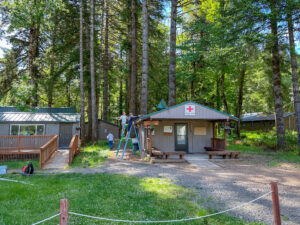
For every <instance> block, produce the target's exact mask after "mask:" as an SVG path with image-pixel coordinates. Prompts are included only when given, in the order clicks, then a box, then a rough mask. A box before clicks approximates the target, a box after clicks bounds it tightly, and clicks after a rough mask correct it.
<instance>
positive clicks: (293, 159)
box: [227, 130, 300, 166]
mask: <svg viewBox="0 0 300 225" xmlns="http://www.w3.org/2000/svg"><path fill="white" fill-rule="evenodd" d="M241 138H242V140H241V141H240V143H239V144H234V141H235V140H236V135H235V134H234V133H232V135H230V136H229V138H228V142H229V145H228V146H227V149H229V150H236V151H240V152H244V153H249V154H260V155H266V156H270V157H271V158H272V161H270V162H269V163H268V165H269V166H278V165H280V164H283V163H295V164H296V165H297V166H300V156H298V146H297V133H296V132H295V131H286V142H287V148H286V149H285V151H284V150H279V151H275V149H276V144H277V138H276V132H275V130H272V131H269V132H263V131H242V132H241Z"/></svg>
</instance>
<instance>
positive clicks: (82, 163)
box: [70, 141, 110, 168]
mask: <svg viewBox="0 0 300 225" xmlns="http://www.w3.org/2000/svg"><path fill="white" fill-rule="evenodd" d="M109 151H110V150H109V146H108V143H107V141H98V142H97V144H96V145H92V144H88V145H86V146H84V147H82V148H81V153H80V155H76V156H75V158H74V160H73V162H72V165H71V166H70V167H71V168H74V167H86V166H87V165H86V164H87V163H86V161H88V163H89V167H96V166H101V164H102V163H103V162H104V161H105V160H106V159H107V158H108V156H109Z"/></svg>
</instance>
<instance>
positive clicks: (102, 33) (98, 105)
mask: <svg viewBox="0 0 300 225" xmlns="http://www.w3.org/2000/svg"><path fill="white" fill-rule="evenodd" d="M101 5H102V14H101V21H100V27H101V29H100V34H99V35H100V46H99V75H98V98H97V115H98V116H99V115H102V117H101V118H103V113H101V112H100V110H101V106H102V109H103V101H102V104H101V105H100V102H101V94H100V93H101V87H102V79H103V72H104V69H103V68H102V67H103V65H104V62H103V42H104V38H103V36H104V16H105V12H104V9H105V1H104V0H103V1H102V4H101Z"/></svg>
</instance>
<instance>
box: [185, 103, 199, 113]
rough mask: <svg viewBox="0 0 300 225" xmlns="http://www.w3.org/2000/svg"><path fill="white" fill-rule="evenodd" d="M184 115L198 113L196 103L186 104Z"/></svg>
mask: <svg viewBox="0 0 300 225" xmlns="http://www.w3.org/2000/svg"><path fill="white" fill-rule="evenodd" d="M184 115H185V116H195V115H196V106H195V105H194V104H187V105H184Z"/></svg>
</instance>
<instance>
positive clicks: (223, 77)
mask: <svg viewBox="0 0 300 225" xmlns="http://www.w3.org/2000/svg"><path fill="white" fill-rule="evenodd" d="M224 81H225V72H224V71H222V75H221V95H222V100H223V105H224V111H225V112H226V113H228V104H227V99H226V94H225V87H224Z"/></svg>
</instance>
